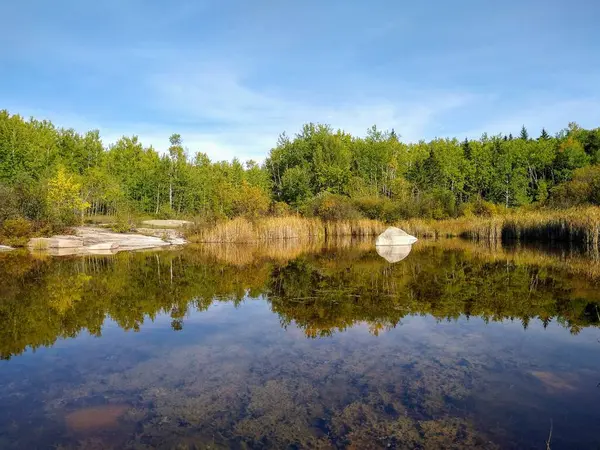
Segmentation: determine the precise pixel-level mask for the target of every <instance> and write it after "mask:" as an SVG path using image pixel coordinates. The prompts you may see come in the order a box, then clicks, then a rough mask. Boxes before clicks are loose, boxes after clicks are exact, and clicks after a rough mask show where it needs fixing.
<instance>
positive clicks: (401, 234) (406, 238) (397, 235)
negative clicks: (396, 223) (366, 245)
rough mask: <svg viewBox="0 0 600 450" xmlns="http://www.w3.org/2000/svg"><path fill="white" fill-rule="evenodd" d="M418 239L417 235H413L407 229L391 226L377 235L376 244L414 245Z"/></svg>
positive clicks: (378, 245)
mask: <svg viewBox="0 0 600 450" xmlns="http://www.w3.org/2000/svg"><path fill="white" fill-rule="evenodd" d="M417 240H418V239H417V238H416V237H414V236H411V235H410V234H408V233H407V232H406V231H404V230H401V229H400V228H396V227H389V228H388V229H387V230H385V231H384V232H383V233H381V234H380V235H379V236H378V237H377V240H376V241H375V245H376V246H377V247H380V246H392V245H412V244H414V243H415V242H417Z"/></svg>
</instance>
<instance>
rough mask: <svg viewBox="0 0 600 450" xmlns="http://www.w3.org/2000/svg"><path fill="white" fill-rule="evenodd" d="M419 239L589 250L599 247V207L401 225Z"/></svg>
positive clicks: (410, 221)
mask: <svg viewBox="0 0 600 450" xmlns="http://www.w3.org/2000/svg"><path fill="white" fill-rule="evenodd" d="M399 226H400V227H402V228H404V229H405V230H406V231H407V232H408V233H411V234H414V235H415V236H417V237H433V238H442V237H457V236H460V237H463V238H467V239H471V240H475V241H484V240H487V241H502V240H505V241H508V240H521V241H525V242H526V241H539V242H554V241H557V242H558V241H561V242H572V243H576V244H582V245H584V246H585V247H586V248H587V249H588V250H594V251H597V250H598V249H599V248H600V247H599V244H600V207H591V206H590V207H586V208H572V209H566V210H546V209H538V210H531V211H526V210H516V211H514V212H511V213H510V214H507V215H498V216H492V217H461V218H458V219H449V220H439V221H436V220H424V219H411V220H406V221H403V222H401V223H400V224H399Z"/></svg>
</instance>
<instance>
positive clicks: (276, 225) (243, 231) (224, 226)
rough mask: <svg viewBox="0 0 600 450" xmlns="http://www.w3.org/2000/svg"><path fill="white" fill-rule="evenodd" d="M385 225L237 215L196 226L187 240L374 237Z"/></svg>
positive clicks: (240, 240)
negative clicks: (225, 219)
mask: <svg viewBox="0 0 600 450" xmlns="http://www.w3.org/2000/svg"><path fill="white" fill-rule="evenodd" d="M385 228H386V225H385V224H383V223H382V222H378V221H375V220H366V219H365V220H352V221H350V220H348V221H346V220H341V221H335V222H326V221H323V220H321V219H317V218H306V217H299V216H286V217H265V218H260V219H256V220H252V221H251V220H248V219H246V218H243V217H238V218H236V219H232V220H229V221H226V222H219V223H217V224H216V225H212V226H207V225H196V226H193V227H191V228H189V229H188V230H187V236H186V237H187V239H188V240H189V241H190V242H195V243H211V242H223V243H225V242H229V243H238V244H240V243H252V242H264V241H273V240H285V239H303V240H307V241H324V240H328V239H331V238H337V237H341V236H351V237H365V236H376V235H378V234H379V233H381V232H383V231H384V230H385Z"/></svg>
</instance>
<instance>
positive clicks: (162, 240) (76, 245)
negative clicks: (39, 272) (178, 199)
mask: <svg viewBox="0 0 600 450" xmlns="http://www.w3.org/2000/svg"><path fill="white" fill-rule="evenodd" d="M140 231H141V230H140ZM144 231H148V233H147V234H150V236H148V235H146V234H132V233H128V234H122V233H115V232H112V231H110V230H106V229H104V228H93V227H78V228H75V233H76V235H75V236H53V237H51V238H34V239H31V240H30V241H29V244H28V245H29V247H30V248H31V249H32V250H46V251H48V253H49V254H50V255H55V256H69V255H112V254H114V253H117V252H118V251H122V250H124V251H133V250H136V251H137V250H152V249H158V248H163V247H169V246H171V245H183V244H185V243H186V241H185V239H184V238H183V237H182V236H181V234H180V233H179V231H177V230H172V229H150V228H148V229H144Z"/></svg>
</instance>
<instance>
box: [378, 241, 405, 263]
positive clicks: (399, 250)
mask: <svg viewBox="0 0 600 450" xmlns="http://www.w3.org/2000/svg"><path fill="white" fill-rule="evenodd" d="M375 249H376V250H377V253H378V254H379V256H381V257H382V258H383V259H385V260H386V261H387V262H389V263H397V262H398V261H402V260H403V259H404V258H406V257H407V256H408V255H409V253H410V251H411V249H412V245H378V246H377V247H375Z"/></svg>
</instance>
